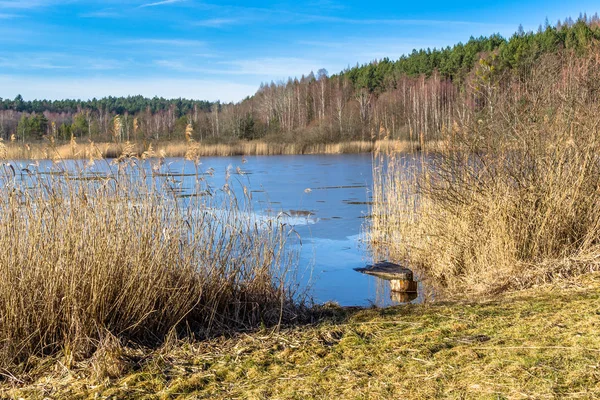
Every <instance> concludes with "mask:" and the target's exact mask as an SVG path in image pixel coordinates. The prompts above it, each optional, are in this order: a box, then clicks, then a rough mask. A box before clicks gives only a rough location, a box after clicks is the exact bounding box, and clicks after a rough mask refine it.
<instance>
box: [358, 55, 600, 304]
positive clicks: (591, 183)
mask: <svg viewBox="0 0 600 400" xmlns="http://www.w3.org/2000/svg"><path fill="white" fill-rule="evenodd" d="M598 65H599V64H598V59H597V58H596V57H590V58H588V59H581V60H579V59H578V60H570V61H569V62H564V60H562V61H561V62H558V63H553V62H552V60H546V61H545V62H544V63H541V64H540V65H539V66H538V67H537V68H535V69H534V70H533V71H532V72H531V76H529V77H528V79H529V80H528V81H527V85H526V86H525V87H524V86H523V85H522V81H519V80H518V79H516V78H515V79H514V80H513V81H511V83H510V84H508V87H504V88H503V87H497V88H496V89H495V90H497V91H498V92H497V93H498V94H497V96H498V97H497V98H495V99H488V101H489V102H490V103H491V105H492V106H493V107H492V106H489V105H488V107H486V108H485V109H484V110H480V111H479V112H475V111H473V114H472V115H470V116H469V118H467V119H464V120H462V121H455V123H454V124H453V126H452V129H451V130H449V131H448V132H445V133H444V134H445V136H446V139H445V140H444V141H443V142H441V143H438V145H439V146H441V151H438V152H436V154H428V153H427V148H425V149H424V151H423V152H421V153H419V154H412V155H410V154H409V155H406V154H405V155H401V154H396V153H391V154H390V153H385V154H384V153H380V154H379V155H377V156H376V157H375V159H376V161H375V164H376V166H375V170H374V180H375V184H374V185H375V187H374V206H373V210H372V211H373V219H372V226H371V230H370V234H371V241H372V243H373V245H374V248H375V249H376V252H377V253H378V254H379V256H380V257H381V258H390V259H394V260H397V261H400V262H404V263H406V264H408V265H410V266H412V267H413V268H415V269H416V270H417V271H418V273H419V274H420V275H421V277H422V278H424V279H427V280H428V281H429V283H430V284H431V285H433V286H434V287H436V288H437V289H438V291H439V293H446V294H465V293H471V294H486V293H488V294H489V293H497V292H500V291H503V290H508V289H520V288H524V287H528V286H532V285H535V284H539V283H542V282H547V281H552V280H555V279H560V278H563V277H568V276H572V275H578V274H581V273H584V272H589V271H595V270H598V269H599V267H600V196H599V195H600V158H599V157H598V154H600V141H599V139H598V138H599V137H600V136H598V134H599V132H598V129H599V127H600V117H599V116H598V113H597V111H596V110H597V107H598V99H597V97H596V91H595V90H593V89H592V88H593V87H594V86H593V82H598V81H599V79H598V78H600V75H599V72H598V71H600V69H599V68H598ZM520 79H522V77H521V78H520ZM502 90H506V92H504V94H505V96H503V95H502V93H503V92H502ZM444 146H445V148H444ZM438 150H439V149H438Z"/></svg>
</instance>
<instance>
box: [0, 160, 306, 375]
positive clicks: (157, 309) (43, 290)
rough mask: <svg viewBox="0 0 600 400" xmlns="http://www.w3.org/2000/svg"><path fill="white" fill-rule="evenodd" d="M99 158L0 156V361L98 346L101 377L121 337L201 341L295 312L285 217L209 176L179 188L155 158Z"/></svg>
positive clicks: (9, 365) (15, 368)
mask: <svg viewBox="0 0 600 400" xmlns="http://www.w3.org/2000/svg"><path fill="white" fill-rule="evenodd" d="M65 163H68V164H71V165H69V166H68V167H67V166H65ZM96 163H98V161H96ZM100 164H102V165H103V167H100V166H97V167H98V168H99V171H100V172H101V173H98V172H96V173H92V172H91V171H90V170H89V169H88V168H89V167H88V166H87V162H86V163H83V162H78V163H75V162H73V161H69V162H66V161H65V162H58V163H54V164H52V166H51V167H49V168H39V169H38V167H36V166H34V165H29V166H28V167H27V168H23V169H19V167H18V166H17V164H15V163H5V164H2V168H1V170H0V242H1V244H0V368H2V369H6V370H9V371H12V372H11V373H19V372H20V371H21V372H22V371H23V370H24V369H26V368H27V367H28V364H27V362H28V360H34V359H36V357H40V356H44V355H49V354H55V353H57V352H62V353H63V354H68V355H69V357H73V358H75V359H81V358H85V357H89V356H91V355H92V354H93V353H94V352H95V351H96V349H99V350H98V351H96V355H97V357H96V358H98V360H97V361H98V363H97V365H99V371H98V375H102V376H112V375H115V374H118V373H119V371H118V370H115V371H113V370H112V369H111V368H113V367H110V365H108V364H110V363H111V361H110V360H109V359H111V357H112V358H115V357H116V358H119V354H118V352H119V350H118V347H119V346H118V345H117V344H115V343H117V340H118V341H120V342H128V343H131V342H133V343H138V344H144V345H146V344H149V345H152V344H157V343H160V341H161V340H163V338H164V337H165V335H167V334H169V333H171V334H173V333H176V332H178V331H181V330H183V329H185V331H186V332H192V333H194V335H197V336H199V337H203V336H206V335H210V334H213V333H219V332H224V331H231V330H238V329H249V328H252V327H256V326H258V325H260V324H263V323H264V324H267V325H270V324H277V323H278V322H280V321H285V320H288V319H289V318H293V317H295V316H296V314H295V313H296V311H297V310H299V308H298V306H297V305H298V304H299V302H298V298H297V297H296V296H295V294H294V293H293V292H292V288H291V286H290V285H289V284H288V283H289V282H291V281H292V279H291V278H289V277H287V278H286V274H288V273H292V272H293V267H294V262H295V256H294V254H293V253H290V252H289V251H288V250H287V248H286V240H287V239H288V235H289V234H290V231H289V228H287V227H286V226H285V225H284V224H283V223H282V221H279V220H278V219H277V218H269V219H267V218H261V217H259V216H258V215H257V214H256V213H254V212H253V210H252V208H251V205H250V201H249V200H248V199H246V198H236V197H235V195H234V194H233V193H232V192H231V191H229V190H228V189H226V190H222V189H218V188H210V187H208V186H207V184H206V182H204V181H203V179H202V176H201V174H197V175H196V177H195V184H194V185H195V187H194V188H192V189H191V192H189V193H187V195H188V197H185V198H182V197H180V196H179V194H180V190H179V186H178V183H177V180H178V179H182V177H179V178H178V177H176V176H170V175H168V174H167V175H166V176H165V175H164V174H162V173H161V174H158V173H157V172H161V161H159V160H154V161H145V162H144V161H141V160H137V159H135V158H132V157H124V158H122V159H121V160H120V162H117V161H115V162H113V164H111V165H109V164H108V162H107V161H101V162H100ZM229 185H232V183H229ZM228 187H229V186H227V188H228ZM107 338H108V339H107ZM99 343H100V346H99V345H98V344H99ZM115 349H117V350H115ZM113 356H114V357H113ZM102 360H108V361H106V362H104V361H102ZM103 363H105V364H106V363H108V364H107V365H108V366H105V367H102V364H103ZM117 364H118V363H117ZM117 367H118V365H117ZM117 367H115V368H117ZM118 368H120V367H118ZM118 368H117V369H118Z"/></svg>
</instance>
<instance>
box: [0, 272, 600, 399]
mask: <svg viewBox="0 0 600 400" xmlns="http://www.w3.org/2000/svg"><path fill="white" fill-rule="evenodd" d="M599 300H600V276H599V275H586V276H583V277H580V278H578V279H575V280H571V281H563V282H562V283H561V284H560V285H558V284H552V285H544V286H541V287H538V288H534V289H529V290H525V291H521V292H518V293H512V294H505V295H502V296H499V297H496V298H494V299H493V300H486V299H478V301H475V302H469V301H467V300H464V301H458V302H443V303H437V304H429V305H411V306H404V307H396V308H391V309H384V310H381V309H372V310H355V309H354V310H353V309H338V308H335V307H333V308H329V309H323V310H321V313H322V315H323V317H322V318H323V319H322V320H320V321H319V322H317V323H315V324H312V325H308V326H296V327H293V328H289V329H283V330H281V331H280V332H275V333H274V332H273V331H272V330H261V331H257V332H254V333H248V334H243V335H236V336H233V337H229V338H221V339H216V340H211V341H206V342H194V341H191V342H190V341H186V342H177V343H172V344H171V345H166V346H164V347H163V348H161V349H159V350H147V349H141V348H119V349H118V351H117V350H113V352H112V353H111V352H110V351H106V352H103V353H102V354H101V355H100V356H98V357H96V358H94V359H93V360H92V361H86V362H82V363H78V364H75V365H73V366H72V368H71V369H67V368H65V367H64V365H63V363H64V358H63V357H61V356H57V357H55V358H52V359H45V360H41V361H40V364H39V366H38V369H36V370H35V371H34V372H32V374H31V375H30V376H29V378H28V379H27V380H26V381H25V382H23V383H19V382H16V381H12V382H10V383H9V382H5V384H4V385H3V386H2V389H1V391H0V396H2V397H23V398H32V399H35V398H38V399H42V398H45V397H50V398H56V399H62V398H75V399H76V398H81V399H84V398H108V397H111V398H129V397H132V398H149V399H151V398H162V399H176V398H177V399H186V398H189V399H191V398H256V399H258V398H290V399H291V398H322V399H328V398H343V399H347V398H348V399H350V398H373V399H375V398H389V399H391V398H415V399H417V398H419V399H422V398H477V399H479V398H484V399H524V398H536V399H545V398H548V399H550V398H565V399H566V398H572V399H575V398H577V399H585V398H589V399H591V398H597V397H598V396H600V383H599V382H600V364H599V360H600V336H599V334H598V327H599V326H600V308H599V304H600V303H599ZM107 364H108V365H111V366H113V368H115V367H114V366H120V369H118V370H117V371H114V370H113V371H112V377H109V376H107V374H108V373H110V372H111V371H110V370H109V371H106V370H103V369H102V365H107ZM96 365H99V367H97V366H96ZM103 371H104V375H102V374H99V372H100V373H101V372H103ZM12 385H14V386H12Z"/></svg>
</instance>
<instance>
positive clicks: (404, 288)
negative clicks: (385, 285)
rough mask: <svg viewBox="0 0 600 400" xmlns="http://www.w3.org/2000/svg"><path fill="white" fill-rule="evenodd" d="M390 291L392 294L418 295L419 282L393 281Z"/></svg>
mask: <svg viewBox="0 0 600 400" xmlns="http://www.w3.org/2000/svg"><path fill="white" fill-rule="evenodd" d="M390 289H392V292H403V293H416V292H417V282H415V281H403V280H399V279H398V280H391V281H390Z"/></svg>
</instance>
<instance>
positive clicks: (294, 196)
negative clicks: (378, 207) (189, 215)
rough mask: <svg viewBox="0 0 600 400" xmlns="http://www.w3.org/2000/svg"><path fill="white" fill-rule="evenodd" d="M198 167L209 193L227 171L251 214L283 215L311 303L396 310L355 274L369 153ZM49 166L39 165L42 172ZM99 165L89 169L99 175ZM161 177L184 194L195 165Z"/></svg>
mask: <svg viewBox="0 0 600 400" xmlns="http://www.w3.org/2000/svg"><path fill="white" fill-rule="evenodd" d="M201 162H202V164H201V165H200V170H201V172H207V171H208V172H210V173H209V174H206V175H205V176H206V180H207V181H208V183H209V184H210V185H211V186H213V187H215V188H219V187H222V186H223V185H224V184H225V183H226V175H227V174H228V172H227V171H228V170H229V174H230V175H231V177H232V179H233V180H234V181H239V183H240V184H239V185H238V184H232V185H231V187H232V188H233V189H234V190H241V189H240V188H241V187H242V185H244V186H247V187H248V188H249V189H250V192H251V195H252V201H253V203H254V210H255V212H257V213H269V214H271V215H272V214H274V213H279V212H283V213H285V214H287V215H288V217H286V221H287V222H289V223H290V224H292V225H293V226H294V227H295V230H296V232H297V233H298V234H299V236H300V238H301V245H300V241H298V240H296V239H294V240H291V247H292V248H293V249H295V250H298V252H299V267H300V273H299V278H298V279H299V283H300V284H301V285H302V286H305V285H309V288H310V291H309V294H310V296H311V297H312V299H313V300H314V301H315V302H316V303H324V302H328V301H333V302H336V303H339V304H340V305H343V306H351V305H357V306H369V305H372V304H375V305H378V306H387V305H392V304H397V301H395V300H393V299H392V296H391V294H390V292H389V286H388V283H387V282H385V281H381V280H379V279H378V278H374V277H371V276H368V275H363V274H360V273H357V272H355V271H354V268H357V267H364V266H365V265H366V264H369V263H371V262H372V261H373V260H372V258H371V256H370V254H369V251H368V246H367V243H365V241H364V240H363V236H364V230H365V229H366V223H367V222H368V214H369V202H370V201H371V190H372V183H373V177H372V155H371V154H344V155H295V156H287V155H286V156H246V157H205V158H202V159H201ZM72 163H73V164H72V165H75V164H76V163H77V162H72ZM19 164H21V165H22V166H23V167H25V166H26V163H23V162H21V163H19ZM49 165H50V164H49V162H40V170H44V169H45V166H49ZM64 165H66V166H67V168H69V167H68V166H69V165H70V163H68V162H67V163H65V164H64ZM102 165H103V164H102V163H99V165H98V166H97V167H94V168H95V169H97V171H98V172H101V170H102V169H104V168H105V167H106V164H104V167H103V166H102ZM236 170H237V172H236ZM167 171H168V172H170V173H173V174H174V175H180V176H181V179H182V182H181V187H182V189H183V190H184V191H185V189H186V187H187V188H191V187H193V183H192V182H193V179H195V178H194V176H193V175H195V172H196V167H195V165H194V163H193V162H191V161H186V160H183V159H181V158H167V159H165V162H164V165H163V167H162V171H161V172H167ZM186 175H187V176H186ZM236 188H237V189H236ZM415 301H420V299H416V300H415Z"/></svg>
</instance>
